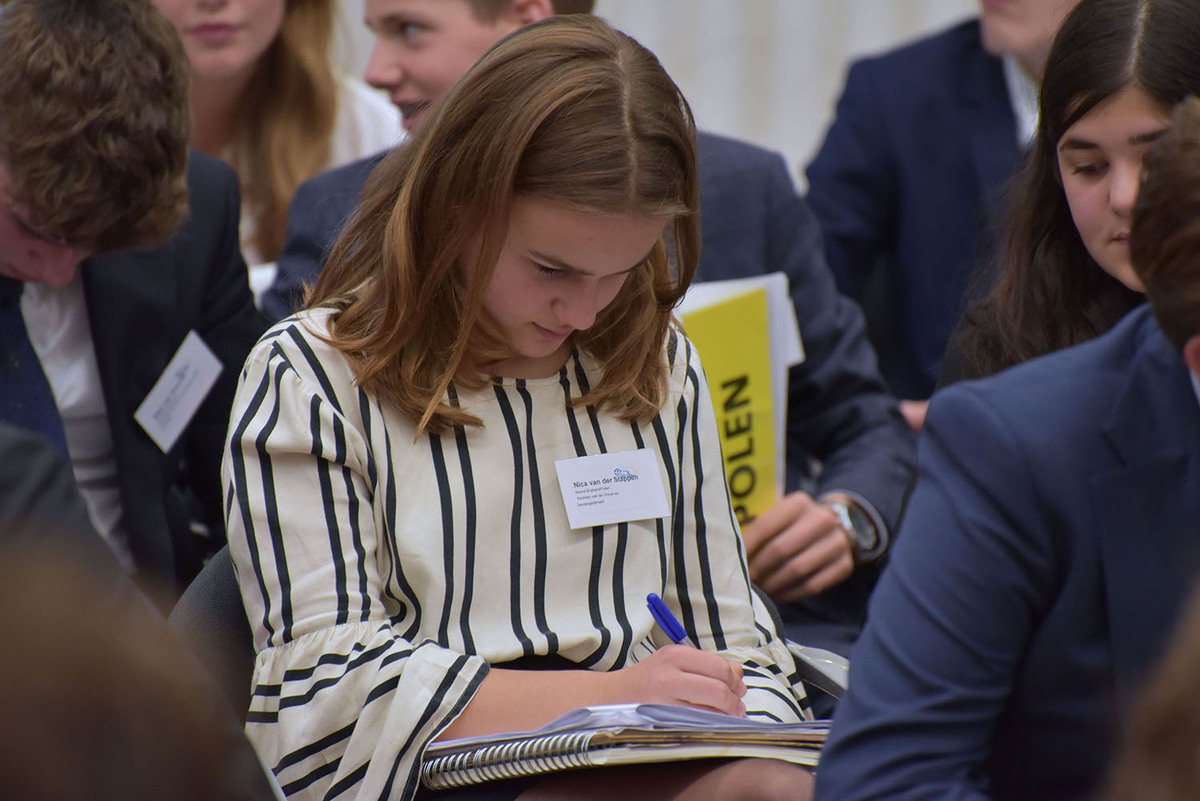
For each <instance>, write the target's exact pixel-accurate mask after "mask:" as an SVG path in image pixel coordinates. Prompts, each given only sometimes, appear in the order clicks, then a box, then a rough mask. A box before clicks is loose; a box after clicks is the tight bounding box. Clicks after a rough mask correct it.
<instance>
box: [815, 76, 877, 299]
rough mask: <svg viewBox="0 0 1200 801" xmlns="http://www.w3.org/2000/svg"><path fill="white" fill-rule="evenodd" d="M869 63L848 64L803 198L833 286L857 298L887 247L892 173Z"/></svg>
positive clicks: (860, 297)
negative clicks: (816, 228) (819, 237)
mask: <svg viewBox="0 0 1200 801" xmlns="http://www.w3.org/2000/svg"><path fill="white" fill-rule="evenodd" d="M872 68H873V65H872V63H871V62H861V63H858V64H854V65H852V66H851V67H850V70H849V72H848V73H847V76H846V86H845V89H844V90H843V92H842V96H841V99H840V100H839V101H838V104H837V111H836V114H835V117H834V120H833V123H832V124H831V125H830V128H829V131H828V132H827V133H826V135H825V141H824V143H823V144H822V145H821V149H820V150H819V151H818V152H817V155H816V157H815V158H814V159H813V160H812V163H810V164H809V165H808V169H807V171H806V175H807V177H808V195H807V199H808V202H809V204H810V205H811V206H812V209H813V212H814V213H815V214H816V216H817V219H818V220H819V221H820V225H821V231H822V233H823V236H824V242H825V258H826V260H827V261H828V263H829V267H830V269H831V270H832V271H833V275H834V278H835V279H836V281H837V285H838V288H839V289H841V291H842V292H844V293H845V294H846V295H848V296H850V297H851V298H853V299H854V300H856V301H858V302H860V303H861V302H862V300H863V293H864V291H865V287H866V285H867V283H868V280H869V278H870V276H871V274H872V273H873V272H874V270H875V268H876V265H877V264H878V262H879V259H880V256H881V255H882V254H883V253H885V252H887V251H888V250H889V249H891V248H892V247H893V245H894V243H893V242H892V236H893V234H892V232H893V229H894V227H895V223H896V216H897V209H896V175H895V166H894V165H893V164H892V162H891V158H890V153H889V150H888V147H887V141H886V140H885V139H884V138H883V137H882V136H881V135H880V132H882V131H884V130H886V129H887V120H886V119H883V118H882V115H881V114H880V113H879V104H878V103H877V102H876V98H875V93H876V86H875V83H874V81H873V80H872V76H871V70H872Z"/></svg>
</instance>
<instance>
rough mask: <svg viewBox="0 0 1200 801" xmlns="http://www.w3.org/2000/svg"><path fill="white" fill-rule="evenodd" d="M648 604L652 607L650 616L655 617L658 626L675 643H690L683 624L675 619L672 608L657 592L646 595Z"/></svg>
mask: <svg viewBox="0 0 1200 801" xmlns="http://www.w3.org/2000/svg"><path fill="white" fill-rule="evenodd" d="M646 605H647V606H649V607H650V616H651V617H653V618H654V622H655V623H657V624H658V627H659V628H660V629H662V630H663V632H664V633H665V634H666V635H667V636H668V637H670V638H671V642H673V643H676V644H678V643H683V644H685V645H690V644H691V643H689V642H688V639H687V632H686V631H684V630H683V624H682V623H680V622H679V621H678V620H676V619H675V616H674V615H672V614H671V610H670V609H668V608H667V605H666V604H665V603H663V599H662V598H659V597H658V595H656V594H655V593H650V594H649V595H647V596H646Z"/></svg>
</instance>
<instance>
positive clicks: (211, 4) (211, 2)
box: [200, 0, 228, 12]
mask: <svg viewBox="0 0 1200 801" xmlns="http://www.w3.org/2000/svg"><path fill="white" fill-rule="evenodd" d="M227 2H228V0H200V8H201V10H203V11H209V12H211V11H220V10H221V9H222V8H224V7H225V4H226V3H227Z"/></svg>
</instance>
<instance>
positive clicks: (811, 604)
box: [263, 0, 914, 653]
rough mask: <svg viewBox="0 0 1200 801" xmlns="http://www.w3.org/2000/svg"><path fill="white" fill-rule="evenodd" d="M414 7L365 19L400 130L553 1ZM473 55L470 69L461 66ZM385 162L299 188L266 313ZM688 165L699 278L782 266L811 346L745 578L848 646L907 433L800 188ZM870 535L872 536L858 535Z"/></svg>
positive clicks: (274, 312) (289, 306) (280, 311)
mask: <svg viewBox="0 0 1200 801" xmlns="http://www.w3.org/2000/svg"><path fill="white" fill-rule="evenodd" d="M410 5H411V6H414V7H413V8H409V7H408V6H410ZM417 5H418V4H407V3H403V2H401V3H396V2H389V1H388V0H371V1H370V2H368V4H367V19H368V21H369V22H370V23H371V27H372V29H373V30H375V31H377V32H378V38H377V41H376V45H375V50H374V51H373V52H372V56H371V60H370V64H369V66H368V70H367V80H368V81H369V82H371V83H372V84H374V85H376V86H378V87H380V88H385V89H387V90H388V92H389V94H390V95H391V97H392V98H393V100H394V101H395V102H396V103H397V105H398V106H400V108H401V110H402V111H403V112H404V114H405V125H406V126H408V127H411V126H412V125H413V124H414V122H415V121H419V120H420V119H422V118H423V116H424V115H425V114H426V113H427V109H428V108H429V103H430V102H431V101H432V100H434V99H436V97H437V96H440V95H439V93H440V92H444V91H446V90H448V89H449V87H450V85H451V84H452V83H453V81H454V80H456V79H457V78H458V77H459V76H460V75H461V71H465V70H466V69H467V67H469V66H470V64H471V63H473V61H474V59H475V58H476V57H478V56H480V55H482V54H483V49H486V47H487V44H488V43H489V42H490V41H495V40H498V39H500V38H501V37H502V36H504V35H505V34H507V33H509V32H511V31H512V30H515V29H516V28H518V27H520V26H521V25H524V24H528V23H530V22H533V21H535V20H537V19H541V18H544V17H546V16H549V15H550V14H553V13H554V12H555V5H554V4H553V3H551V2H550V0H513V2H512V3H511V4H510V5H509V7H508V10H507V11H505V12H502V13H500V14H499V15H497V16H495V17H490V18H489V17H486V16H478V15H476V14H475V12H473V11H472V8H473V6H472V4H471V0H455V2H449V0H448V1H447V2H444V3H439V4H437V5H436V7H435V8H430V7H429V5H428V4H420V6H422V7H417ZM588 5H590V4H586V3H584V4H580V3H575V4H574V8H575V9H576V10H581V11H586V10H588V9H586V8H584V7H583V6H588ZM405 15H408V16H405ZM422 15H424V16H422ZM410 16H412V17H414V19H409V17H410ZM415 17H420V19H416V18H415ZM399 22H406V23H408V22H411V23H413V24H416V25H418V27H419V28H420V29H421V33H420V35H421V36H422V37H423V40H422V43H421V47H420V48H417V47H415V46H414V45H412V44H410V43H409V41H408V39H407V38H405V37H403V36H396V35H393V34H390V33H389V31H392V30H395V29H397V28H396V26H397V24H398V23H399ZM462 41H467V42H471V43H473V44H472V45H471V47H473V48H474V50H471V49H469V48H468V49H467V50H458V51H457V56H458V58H457V60H455V59H452V58H450V57H449V56H446V55H445V54H444V50H443V49H442V48H444V47H450V46H452V45H453V44H454V43H456V42H462ZM430 52H434V53H441V54H442V56H441V58H440V59H438V60H436V61H435V62H434V63H433V64H432V65H431V64H430V63H429V62H428V61H427V60H426V58H427V54H428V53H430ZM468 54H469V55H470V59H469V60H468V59H467V58H465V57H464V56H466V55H468ZM448 64H449V67H448V66H447V65H448ZM455 65H459V69H458V70H455V69H454V66H455ZM435 78H436V79H437V80H435ZM439 81H440V83H439ZM435 90H436V91H435ZM379 158H382V157H377V158H375V159H369V160H366V161H362V162H359V163H357V164H351V165H349V166H347V167H343V168H341V169H338V170H334V171H331V172H328V173H326V174H324V175H321V176H318V177H316V178H314V179H312V180H311V181H309V182H308V183H306V184H304V185H303V186H301V187H300V189H299V190H297V192H296V195H295V196H294V198H293V200H292V207H291V213H290V215H289V220H288V235H287V240H286V242H285V244H284V249H283V252H282V254H281V255H280V257H279V261H278V274H277V277H276V280H275V283H274V284H273V286H272V287H271V288H270V289H269V290H268V291H267V293H266V294H265V296H264V298H263V307H264V310H265V311H266V312H267V314H268V316H269V317H274V318H280V317H283V316H285V315H287V314H290V313H291V312H292V311H293V310H294V309H295V308H296V307H297V305H298V304H299V303H300V300H301V298H300V295H301V290H302V287H303V285H304V284H305V283H312V282H314V281H315V280H316V278H317V276H318V275H319V273H320V269H321V266H322V264H323V262H324V259H325V256H326V254H327V253H328V251H329V248H330V246H331V245H332V244H333V241H334V239H335V238H336V235H337V233H338V231H339V230H340V229H341V227H342V225H343V223H344V222H345V221H346V219H347V218H348V217H349V216H350V215H351V213H352V212H353V210H354V207H355V206H356V205H357V203H358V198H359V195H360V194H361V191H362V187H363V185H364V183H365V182H366V180H367V176H368V175H369V174H370V172H371V170H372V169H373V168H374V166H375V165H376V164H377V163H378V160H379ZM698 161H699V166H700V178H701V188H700V191H701V199H700V204H701V213H702V216H703V231H704V241H703V247H702V249H701V256H700V264H699V268H698V277H699V279H701V280H716V279H725V278H739V277H744V276H753V275H762V274H764V273H767V272H772V271H777V270H778V271H783V272H785V273H786V274H787V275H788V278H789V280H790V282H791V295H792V299H793V301H794V303H795V306H796V312H797V317H798V319H799V322H800V331H801V335H802V337H803V340H804V347H805V352H806V360H805V361H804V362H803V363H802V364H801V365H799V366H798V367H795V368H793V370H792V373H791V376H790V385H789V397H788V427H787V453H788V470H787V481H788V488H789V490H790V491H791V492H790V494H789V495H788V496H787V498H785V499H784V501H783V502H782V503H780V504H779V505H777V506H776V507H775V508H774V509H772V510H771V511H770V512H768V513H767V514H764V515H763V516H762V517H760V518H759V519H758V520H756V521H754V522H753V523H751V524H748V525H747V526H746V527H745V533H746V541H747V546H748V550H749V551H750V569H751V575H752V577H753V578H754V579H755V581H756V582H758V583H759V584H760V585H761V586H762V587H763V589H764V590H766V591H767V593H768V594H769V595H770V596H771V597H772V598H774V599H775V600H776V601H777V602H779V603H780V605H781V612H782V614H783V618H784V621H785V624H786V625H787V628H788V634H789V635H790V636H792V637H793V638H795V639H800V640H803V641H805V642H808V643H810V644H813V645H822V646H825V647H829V648H833V649H834V650H837V651H839V652H842V653H845V652H846V651H848V649H849V646H850V643H851V642H852V641H853V639H854V638H855V637H856V636H857V633H858V630H859V628H860V627H861V625H862V618H863V614H864V612H865V608H866V600H867V597H868V595H869V593H870V591H871V588H872V587H873V586H874V582H875V579H876V577H877V575H878V571H879V568H880V566H881V561H880V560H879V557H880V556H882V553H883V551H885V550H886V544H887V539H888V536H889V532H890V529H891V527H892V526H894V525H895V523H896V521H897V519H898V517H899V514H900V508H901V504H902V502H903V498H904V493H905V490H906V488H907V486H908V482H909V480H910V478H911V474H912V463H913V449H914V445H913V440H912V436H911V432H909V431H908V430H907V429H906V426H905V424H904V422H903V420H902V419H901V418H900V415H899V413H898V411H897V407H896V402H895V399H894V398H892V397H891V396H890V395H888V394H887V392H886V390H885V389H884V386H883V382H882V379H881V378H880V376H879V373H878V368H877V366H876V364H875V355H874V353H873V351H872V350H871V347H870V345H869V344H868V343H867V340H866V336H865V331H864V324H863V320H862V313H861V312H860V311H859V309H858V307H857V306H856V305H855V304H854V303H853V302H852V301H849V300H847V299H846V298H844V297H842V296H840V295H838V294H837V292H836V290H835V289H834V285H833V279H832V276H831V275H830V274H829V272H828V270H827V269H826V267H825V263H824V260H823V258H822V255H821V245H820V234H819V232H818V230H817V224H816V220H815V219H814V218H813V215H812V213H811V211H810V210H809V209H808V207H807V206H806V205H805V203H804V201H803V200H802V199H801V198H800V197H799V196H798V195H797V194H796V192H795V189H794V187H793V185H792V181H791V179H790V177H789V176H788V174H787V169H786V166H785V164H784V162H783V159H782V158H781V157H780V156H779V155H778V154H775V153H770V152H768V151H765V150H762V149H760V148H757V147H754V146H752V145H748V144H744V143H741V142H736V141H734V140H731V139H725V138H722V137H718V136H714V135H711V134H701V135H700V137H699V151H698ZM810 457H814V458H816V459H819V460H820V461H821V462H822V463H823V468H822V470H821V473H820V476H819V478H818V480H817V482H816V486H815V488H814V487H813V486H811V482H809V481H807V476H808V474H809V472H810V471H809V464H808V460H809V458H810ZM805 490H808V491H805ZM810 493H811V494H810ZM813 496H816V497H819V498H822V499H829V500H842V501H843V502H846V503H847V504H848V506H849V507H851V508H853V509H855V510H861V511H862V512H863V514H861V515H856V516H855V517H854V518H852V520H854V521H857V522H858V523H859V527H860V528H862V529H868V527H870V528H873V529H874V532H875V535H876V536H877V542H878V544H879V547H877V548H875V549H874V551H873V552H872V553H870V554H869V556H871V557H874V558H873V559H871V561H866V560H865V559H863V558H860V559H858V560H857V564H856V559H855V553H856V552H857V553H858V554H860V555H863V556H866V555H868V554H867V553H866V551H865V550H864V549H858V550H857V551H856V550H855V548H854V546H853V545H852V542H851V539H850V537H849V536H848V535H849V534H851V533H852V532H848V531H846V530H845V529H844V528H843V525H842V521H841V520H840V519H839V518H837V517H836V516H835V515H834V513H833V511H832V510H831V509H830V508H828V507H826V506H824V505H822V504H818V503H816V502H815V501H814V499H813ZM870 534H871V532H870V531H869V530H866V531H865V533H864V537H866V536H870ZM859 541H860V540H856V542H859Z"/></svg>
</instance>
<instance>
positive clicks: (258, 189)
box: [230, 0, 338, 261]
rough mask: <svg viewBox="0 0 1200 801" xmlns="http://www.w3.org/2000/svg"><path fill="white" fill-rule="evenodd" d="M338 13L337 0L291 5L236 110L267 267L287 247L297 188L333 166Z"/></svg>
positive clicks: (246, 190)
mask: <svg viewBox="0 0 1200 801" xmlns="http://www.w3.org/2000/svg"><path fill="white" fill-rule="evenodd" d="M333 12H334V5H333V0H287V10H286V12H285V14H284V18H283V26H282V28H281V29H280V31H279V35H278V36H276V37H275V41H274V42H272V43H271V46H270V47H269V48H267V51H266V52H265V53H263V56H262V58H260V59H259V61H258V65H257V66H256V67H255V72H254V76H253V77H252V78H251V80H250V82H249V84H248V85H247V88H246V91H245V92H244V93H243V95H242V97H241V99H240V101H239V104H238V110H237V115H236V119H235V120H234V130H235V131H237V134H236V137H235V139H234V141H233V142H232V144H231V157H230V160H231V161H232V163H233V166H234V168H235V169H236V170H237V173H238V176H239V178H240V179H241V183H242V194H243V195H244V196H245V199H246V202H247V203H248V205H249V208H250V214H251V216H252V218H253V219H254V222H255V230H254V237H253V242H254V247H255V248H256V249H257V250H258V252H259V254H260V256H261V257H262V258H263V259H264V260H266V261H274V260H275V258H276V257H277V256H278V255H279V251H280V250H281V249H282V248H283V239H284V234H285V231H286V228H287V212H288V205H289V204H290V203H291V200H292V195H293V194H294V193H295V191H296V187H298V186H300V184H302V183H303V182H304V181H306V180H308V179H309V178H311V177H313V176H314V175H316V174H317V173H319V172H321V171H322V170H324V169H325V168H326V167H327V166H328V164H329V152H330V140H331V139H332V138H333V128H334V123H335V121H336V118H337V102H338V100H337V95H338V93H337V78H336V76H335V75H334V72H333V66H332V61H331V55H330V48H331V45H332V38H333V22H334V13H333Z"/></svg>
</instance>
